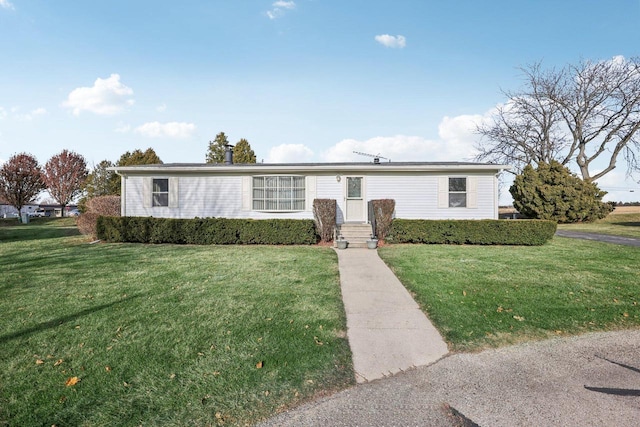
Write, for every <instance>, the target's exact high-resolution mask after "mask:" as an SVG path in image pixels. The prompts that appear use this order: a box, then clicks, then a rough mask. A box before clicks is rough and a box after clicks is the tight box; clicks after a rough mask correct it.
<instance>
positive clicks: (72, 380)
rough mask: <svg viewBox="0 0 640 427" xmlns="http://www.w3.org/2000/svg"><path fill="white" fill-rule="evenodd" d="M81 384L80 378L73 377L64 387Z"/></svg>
mask: <svg viewBox="0 0 640 427" xmlns="http://www.w3.org/2000/svg"><path fill="white" fill-rule="evenodd" d="M79 382H80V378H78V377H71V378H69V379H67V381H66V382H65V383H64V385H66V386H67V387H73V386H74V385H76V384H78V383H79Z"/></svg>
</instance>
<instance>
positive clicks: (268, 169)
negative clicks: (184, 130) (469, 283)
mask: <svg viewBox="0 0 640 427" xmlns="http://www.w3.org/2000/svg"><path fill="white" fill-rule="evenodd" d="M508 169H511V166H509V165H498V164H495V163H473V162H380V163H373V162H345V163H249V164H238V163H234V164H231V165H227V164H223V163H218V164H214V163H164V164H156V165H136V166H114V167H111V168H109V170H112V171H115V172H116V173H119V174H123V175H129V174H145V175H146V174H149V173H234V174H237V173H282V172H288V173H306V172H312V171H313V172H333V173H335V172H341V173H345V172H372V171H375V172H455V171H476V172H481V171H482V172H495V173H498V172H500V171H503V170H508Z"/></svg>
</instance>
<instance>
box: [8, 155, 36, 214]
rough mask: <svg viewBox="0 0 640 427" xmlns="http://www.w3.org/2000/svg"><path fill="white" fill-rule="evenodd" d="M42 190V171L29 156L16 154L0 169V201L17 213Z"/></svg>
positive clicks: (34, 159) (33, 158)
mask: <svg viewBox="0 0 640 427" xmlns="http://www.w3.org/2000/svg"><path fill="white" fill-rule="evenodd" d="M44 189H45V186H44V181H43V176H42V169H41V168H40V165H39V164H38V161H37V160H36V158H35V157H33V156H32V155H31V154H27V153H20V154H16V155H14V156H13V157H11V158H10V159H9V160H8V161H7V162H6V163H4V164H3V165H2V167H0V199H4V200H5V201H6V202H7V203H8V204H10V205H11V206H14V207H15V208H16V209H18V212H20V210H21V209H22V207H23V206H24V205H26V204H27V203H29V202H31V201H33V200H34V199H35V198H36V196H37V195H38V193H40V191H42V190H44Z"/></svg>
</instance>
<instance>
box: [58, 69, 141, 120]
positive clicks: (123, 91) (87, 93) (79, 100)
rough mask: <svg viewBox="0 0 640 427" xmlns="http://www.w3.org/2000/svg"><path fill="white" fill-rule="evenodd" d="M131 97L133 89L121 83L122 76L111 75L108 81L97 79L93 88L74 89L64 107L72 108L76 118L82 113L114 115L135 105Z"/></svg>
mask: <svg viewBox="0 0 640 427" xmlns="http://www.w3.org/2000/svg"><path fill="white" fill-rule="evenodd" d="M131 95H133V89H131V88H130V87H127V86H125V85H124V84H122V83H121V82H120V75H118V74H111V76H109V78H107V79H101V78H97V79H96V81H95V83H94V84H93V86H92V87H79V88H77V89H74V90H73V91H71V93H70V94H69V97H68V99H67V100H66V101H65V102H64V103H63V104H62V105H63V106H64V107H68V108H72V109H73V114H74V115H76V116H77V115H79V114H80V113H81V112H82V111H90V112H92V113H95V114H100V115H113V114H117V113H119V112H121V111H122V110H123V109H124V108H125V107H127V106H129V105H133V103H134V101H133V99H132V98H131Z"/></svg>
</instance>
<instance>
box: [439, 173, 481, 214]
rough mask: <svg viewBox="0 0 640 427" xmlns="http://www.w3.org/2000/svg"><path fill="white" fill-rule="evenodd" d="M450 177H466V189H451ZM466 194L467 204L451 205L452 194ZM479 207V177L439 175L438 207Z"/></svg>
mask: <svg viewBox="0 0 640 427" xmlns="http://www.w3.org/2000/svg"><path fill="white" fill-rule="evenodd" d="M450 178H465V179H466V191H455V192H452V191H449V179H450ZM461 193H465V194H466V206H464V207H463V206H459V207H452V206H450V200H449V195H450V194H461ZM477 207H478V177H477V176H474V175H466V176H465V175H450V176H440V177H438V208H440V209H476V208H477Z"/></svg>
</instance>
